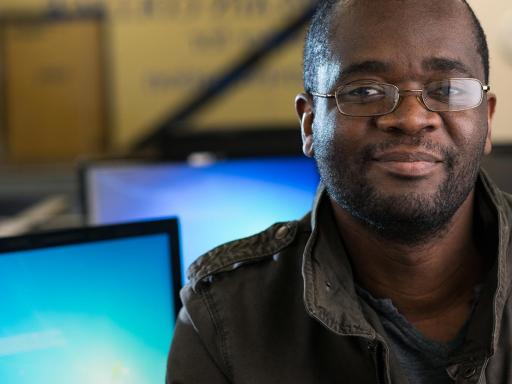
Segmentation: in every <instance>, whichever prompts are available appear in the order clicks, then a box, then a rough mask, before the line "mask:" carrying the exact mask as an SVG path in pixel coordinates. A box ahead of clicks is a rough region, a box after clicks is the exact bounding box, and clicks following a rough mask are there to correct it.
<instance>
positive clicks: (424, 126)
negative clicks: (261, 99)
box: [297, 0, 495, 244]
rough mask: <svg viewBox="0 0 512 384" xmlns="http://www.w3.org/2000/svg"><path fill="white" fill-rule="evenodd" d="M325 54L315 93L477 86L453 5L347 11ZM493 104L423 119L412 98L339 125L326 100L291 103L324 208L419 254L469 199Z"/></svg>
mask: <svg viewBox="0 0 512 384" xmlns="http://www.w3.org/2000/svg"><path fill="white" fill-rule="evenodd" d="M331 48H332V53H333V57H332V59H331V60H330V62H329V63H327V64H326V65H322V66H320V68H319V71H318V76H319V77H318V80H319V81H318V83H319V85H318V86H319V88H320V89H316V90H315V91H317V92H321V93H332V92H334V90H335V89H336V88H337V87H339V86H340V85H343V84H347V83H350V82H352V81H355V80H374V81H379V82H383V83H390V84H395V85H396V86H398V87H399V88H400V89H421V88H423V86H424V85H425V84H428V83H430V82H432V81H437V80H442V79H447V78H461V77H462V78H466V77H472V78H477V79H479V80H481V81H482V82H483V83H484V79H483V76H484V70H483V65H482V63H481V59H480V56H479V54H478V52H477V48H476V40H475V36H474V29H473V27H472V24H471V21H470V19H469V14H468V11H467V9H466V8H465V7H464V6H463V5H462V3H461V2H460V1H457V0H450V1H446V0H442V1H441V0H438V1H428V2H427V1H423V0H409V1H400V0H371V1H370V0H359V1H355V2H352V3H351V5H349V6H346V7H345V8H342V9H341V10H339V11H338V13H337V15H336V17H335V21H334V23H333V28H332V36H331ZM494 104H495V98H494V96H492V95H488V96H484V101H483V103H482V104H481V105H480V106H479V107H477V108H474V109H471V110H467V111H461V112H431V111H428V110H427V109H426V108H425V107H424V106H423V105H422V104H421V103H420V102H419V101H418V100H417V98H416V95H414V94H413V95H408V96H406V97H403V98H402V100H401V103H400V105H399V106H398V108H397V109H396V110H395V111H394V112H393V113H390V114H387V115H384V116H379V117H349V116H344V115H342V114H340V113H339V112H338V110H337V107H336V102H335V100H334V99H321V98H317V97H315V98H314V102H313V100H312V99H311V97H303V98H302V101H301V99H300V97H299V98H298V104H297V108H298V111H299V115H300V116H301V118H302V123H303V127H302V128H303V133H304V139H305V151H306V152H308V154H310V155H312V154H313V153H314V157H315V159H316V161H317V164H318V167H319V170H320V174H321V177H322V180H323V182H324V184H325V185H326V187H327V190H328V192H329V195H330V197H331V199H332V200H334V202H335V203H337V204H338V205H339V206H341V207H342V208H344V209H345V210H346V211H348V212H349V213H351V214H352V215H353V216H354V217H356V218H358V219H359V220H361V221H362V222H363V223H364V224H365V225H367V226H369V227H371V228H373V229H374V230H376V231H377V232H378V233H380V234H381V235H382V236H384V237H386V238H389V239H392V240H395V241H399V242H402V243H406V244H418V243H421V242H422V241H425V240H426V239H429V238H431V237H432V236H433V235H436V234H438V233H439V232H440V230H441V229H442V228H443V227H444V225H446V223H447V222H449V220H450V219H451V217H452V216H453V215H454V213H455V212H456V211H457V209H458V208H459V207H460V206H461V205H462V203H463V202H464V201H465V200H466V199H467V198H468V196H469V194H470V193H471V191H472V190H473V188H474V184H475V180H476V175H477V172H478V168H479V164H480V159H481V156H482V155H483V154H484V153H489V152H490V150H491V143H490V132H489V129H488V126H489V123H490V120H491V117H492V113H493V111H494ZM313 105H314V107H313ZM308 113H309V114H308ZM308 116H310V118H308ZM304 117H306V118H304ZM308 125H309V126H308Z"/></svg>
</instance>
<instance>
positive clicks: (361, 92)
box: [340, 86, 385, 102]
mask: <svg viewBox="0 0 512 384" xmlns="http://www.w3.org/2000/svg"><path fill="white" fill-rule="evenodd" d="M340 96H341V99H342V100H344V101H352V102H366V101H373V100H376V99H380V98H382V97H383V96H385V92H384V91H383V90H382V89H380V88H379V87H373V86H372V87H369V86H359V87H349V88H346V89H345V90H343V92H342V93H341V95H340Z"/></svg>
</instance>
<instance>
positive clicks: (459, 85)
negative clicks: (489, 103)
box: [423, 79, 483, 112]
mask: <svg viewBox="0 0 512 384" xmlns="http://www.w3.org/2000/svg"><path fill="white" fill-rule="evenodd" d="M482 98H483V90H482V84H481V83H480V82H479V81H478V80H476V79H447V80H443V81H436V82H434V83H430V84H428V85H427V86H426V87H425V91H424V92H423V102H424V103H425V105H426V106H427V107H428V108H429V109H430V110H432V111H439V112H442V111H463V110H466V109H471V108H475V107H478V106H479V105H480V103H481V102H482Z"/></svg>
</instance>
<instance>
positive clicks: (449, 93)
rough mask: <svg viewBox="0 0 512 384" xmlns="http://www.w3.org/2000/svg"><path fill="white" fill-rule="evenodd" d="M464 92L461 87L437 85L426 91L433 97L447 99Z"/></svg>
mask: <svg viewBox="0 0 512 384" xmlns="http://www.w3.org/2000/svg"><path fill="white" fill-rule="evenodd" d="M464 94H465V92H464V90H463V89H460V88H457V87H452V86H443V87H437V88H434V89H432V90H430V91H429V92H428V95H429V96H430V97H433V98H435V99H449V98H453V97H460V96H462V95H464Z"/></svg>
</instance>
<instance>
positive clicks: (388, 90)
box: [336, 82, 398, 117]
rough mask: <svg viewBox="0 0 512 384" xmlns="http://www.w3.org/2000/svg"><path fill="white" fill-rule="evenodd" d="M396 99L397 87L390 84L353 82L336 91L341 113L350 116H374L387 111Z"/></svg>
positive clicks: (390, 109) (392, 106)
mask: <svg viewBox="0 0 512 384" xmlns="http://www.w3.org/2000/svg"><path fill="white" fill-rule="evenodd" d="M397 100H398V88H396V87H395V86H393V85H391V84H380V83H373V82H355V83H350V84H347V85H345V86H343V87H340V88H339V89H338V90H337V91H336V102H337V103H338V108H339V110H340V112H341V113H344V114H346V115H350V116H361V117H363V116H376V115H384V114H386V113H389V112H391V111H392V110H393V108H394V107H395V104H396V102H397Z"/></svg>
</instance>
